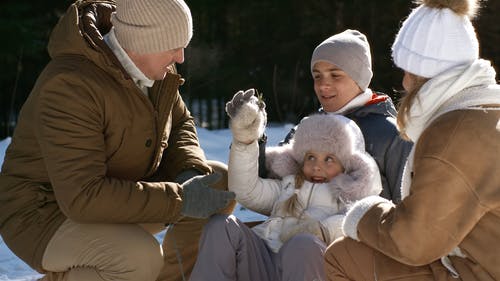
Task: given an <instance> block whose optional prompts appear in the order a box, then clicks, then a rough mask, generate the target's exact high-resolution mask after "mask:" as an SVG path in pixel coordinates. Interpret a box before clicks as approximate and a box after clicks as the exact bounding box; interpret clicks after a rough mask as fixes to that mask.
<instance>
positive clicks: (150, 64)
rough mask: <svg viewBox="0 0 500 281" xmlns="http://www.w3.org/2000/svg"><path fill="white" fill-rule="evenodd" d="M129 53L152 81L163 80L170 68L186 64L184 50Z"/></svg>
mask: <svg viewBox="0 0 500 281" xmlns="http://www.w3.org/2000/svg"><path fill="white" fill-rule="evenodd" d="M127 53H128V55H129V56H130V59H131V60H132V61H133V62H134V63H135V65H136V66H137V68H139V69H140V70H141V71H142V73H144V75H146V77H148V78H149V79H151V80H162V79H163V78H165V75H166V74H167V70H168V67H169V66H171V65H172V64H174V63H179V64H180V63H183V62H184V48H178V49H173V50H168V51H165V52H160V53H152V54H137V53H134V52H131V51H127Z"/></svg>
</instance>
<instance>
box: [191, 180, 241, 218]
mask: <svg viewBox="0 0 500 281" xmlns="http://www.w3.org/2000/svg"><path fill="white" fill-rule="evenodd" d="M220 177H221V174H219V173H214V174H209V175H204V176H196V177H193V178H191V179H189V180H187V181H186V182H185V183H183V184H182V185H181V187H182V189H183V195H182V210H181V214H182V215H183V216H187V217H193V218H208V217H209V216H211V215H213V214H215V213H216V212H217V211H218V210H219V209H222V208H224V207H226V206H227V205H228V204H229V202H231V200H233V199H234V197H235V194H234V192H230V191H222V190H217V189H213V188H211V187H210V185H211V184H213V183H216V182H217V181H218V180H219V179H220Z"/></svg>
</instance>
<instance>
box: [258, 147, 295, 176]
mask: <svg viewBox="0 0 500 281" xmlns="http://www.w3.org/2000/svg"><path fill="white" fill-rule="evenodd" d="M266 169H267V171H268V177H270V178H283V177H284V176H287V175H292V174H296V173H297V172H298V171H299V169H300V166H299V163H297V161H295V159H294V158H293V154H292V144H286V145H283V146H275V147H269V148H266Z"/></svg>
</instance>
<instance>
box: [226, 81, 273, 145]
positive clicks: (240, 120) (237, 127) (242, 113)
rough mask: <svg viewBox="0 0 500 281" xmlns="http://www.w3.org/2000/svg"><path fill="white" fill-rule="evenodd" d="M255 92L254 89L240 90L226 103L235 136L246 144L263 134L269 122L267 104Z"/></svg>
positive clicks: (230, 124)
mask: <svg viewBox="0 0 500 281" xmlns="http://www.w3.org/2000/svg"><path fill="white" fill-rule="evenodd" d="M254 94H255V90H254V89H249V90H246V91H245V92H243V91H238V92H237V93H236V94H235V95H234V96H233V98H232V99H231V101H229V102H228V103H226V112H227V115H229V117H230V118H231V120H230V123H229V127H230V128H231V132H232V133H233V138H234V139H235V140H236V141H238V142H241V143H245V144H250V143H252V142H253V141H255V140H257V139H258V138H259V137H260V136H262V134H263V133H264V129H265V127H266V122H267V114H266V110H265V108H266V105H265V103H264V102H263V101H262V100H260V99H259V98H257V97H256V96H255V95H254Z"/></svg>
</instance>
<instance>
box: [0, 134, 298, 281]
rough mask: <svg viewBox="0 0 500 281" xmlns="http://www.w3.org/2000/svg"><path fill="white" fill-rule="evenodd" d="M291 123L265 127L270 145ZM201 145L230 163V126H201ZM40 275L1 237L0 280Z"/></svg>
mask: <svg viewBox="0 0 500 281" xmlns="http://www.w3.org/2000/svg"><path fill="white" fill-rule="evenodd" d="M291 126H292V125H284V126H282V125H279V126H272V125H269V126H268V128H267V129H266V134H267V136H268V145H276V144H277V143H278V142H279V141H280V140H282V139H283V138H284V137H285V135H286V134H287V133H288V131H289V130H290V128H291ZM198 135H199V138H200V144H201V147H202V148H203V150H204V151H205V155H206V157H207V159H212V160H218V161H221V162H224V163H227V159H228V156H229V145H230V144H231V132H230V131H229V129H223V130H213V131H209V130H206V129H203V128H198ZM9 143H10V138H6V139H4V140H1V141H0V166H1V164H2V163H3V159H4V156H5V149H6V148H7V146H8V145H9ZM234 214H235V215H236V216H237V217H238V218H240V219H241V220H243V221H255V220H262V219H263V218H265V217H264V216H262V215H259V214H257V213H254V212H251V211H249V210H246V209H244V208H243V207H241V206H240V205H237V206H236V209H235V211H234ZM163 235H164V233H163V232H162V233H160V234H158V235H157V236H156V237H157V238H158V240H161V239H162V238H163ZM40 276H41V275H40V274H38V273H37V272H36V271H34V270H33V269H31V268H30V267H28V266H27V265H26V264H25V263H24V262H23V261H21V260H20V259H19V258H17V257H16V256H15V255H14V254H13V253H12V252H11V251H10V250H9V248H8V247H7V246H6V245H5V243H4V242H3V240H2V239H1V238H0V281H31V280H36V279H37V278H39V277H40Z"/></svg>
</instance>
